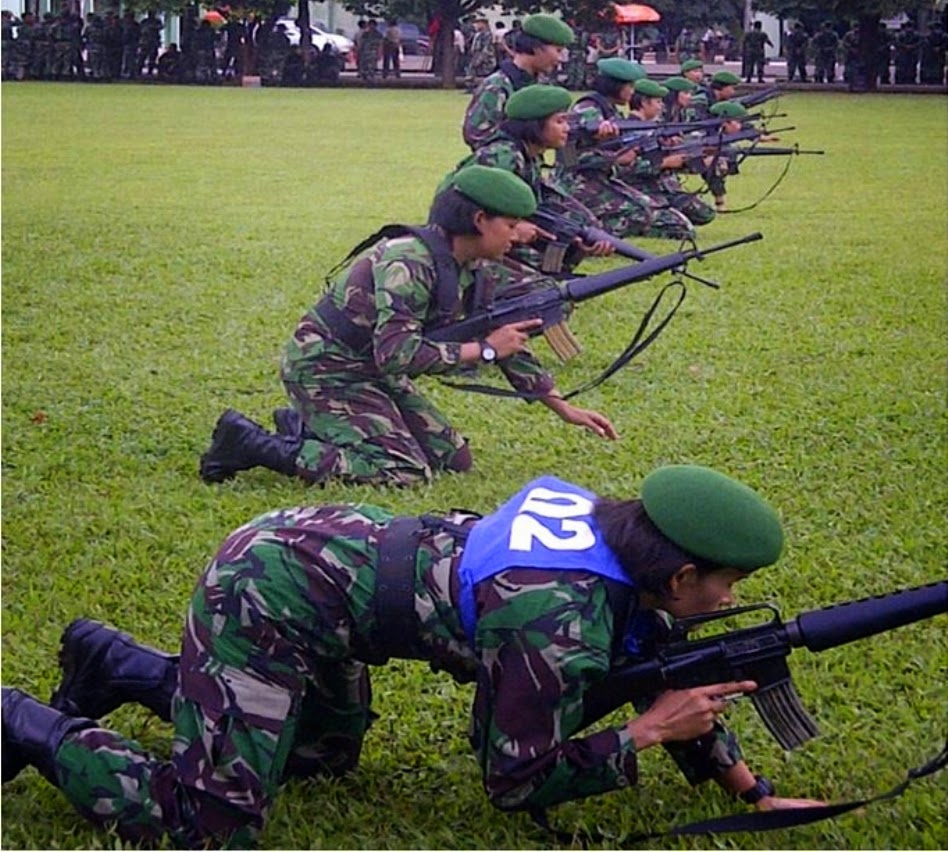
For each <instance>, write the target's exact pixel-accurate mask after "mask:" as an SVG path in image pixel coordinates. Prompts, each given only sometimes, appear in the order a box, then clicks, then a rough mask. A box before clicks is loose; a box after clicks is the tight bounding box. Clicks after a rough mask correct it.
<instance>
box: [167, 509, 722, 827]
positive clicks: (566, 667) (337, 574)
mask: <svg viewBox="0 0 948 852" xmlns="http://www.w3.org/2000/svg"><path fill="white" fill-rule="evenodd" d="M391 520H392V515H391V513H389V512H388V511H386V510H384V509H381V508H377V507H374V506H369V505H365V504H360V505H358V506H320V507H301V508H295V509H286V510H279V511H275V512H270V513H268V514H266V515H263V516H261V517H259V518H257V519H255V520H253V521H251V522H250V523H248V524H246V525H245V526H244V527H241V528H240V529H238V530H236V531H235V532H234V533H232V534H231V536H230V537H229V538H228V539H227V541H225V542H224V544H223V545H222V547H221V549H220V550H219V552H218V553H217V555H216V557H215V559H214V560H213V561H212V562H211V565H210V566H209V567H208V569H207V571H206V572H205V574H204V576H203V577H202V579H201V581H200V582H199V586H200V587H202V588H204V589H206V590H208V591H207V592H206V594H208V595H210V596H211V598H212V599H213V600H214V601H215V603H214V604H213V606H212V610H213V612H219V613H220V615H221V617H222V618H224V619H227V618H230V619H238V618H241V619H242V618H243V617H242V616H241V615H240V613H241V611H242V609H241V606H243V605H241V606H236V607H235V606H233V605H231V604H230V603H229V602H228V601H229V596H230V595H232V594H235V593H236V594H242V593H241V592H240V589H242V588H244V585H247V587H248V588H250V581H251V580H252V588H253V590H254V594H253V595H252V596H247V598H246V600H247V602H248V604H247V605H253V604H252V601H278V602H280V604H279V605H280V607H281V610H280V612H279V613H269V614H267V618H266V619H264V621H267V623H269V621H272V620H273V619H281V620H285V621H287V622H289V624H288V628H290V627H292V628H293V631H292V633H290V632H288V631H284V632H287V635H299V636H300V637H301V639H300V641H301V642H305V643H311V644H312V645H313V652H314V653H317V654H318V655H321V656H327V655H328V656H331V657H334V658H348V657H357V658H360V659H364V660H366V661H367V662H372V663H378V662H380V660H383V659H384V658H385V657H386V656H387V654H386V648H384V647H379V646H378V645H377V644H376V640H375V638H374V636H375V631H376V627H377V621H376V618H377V615H376V607H375V594H376V565H377V563H378V557H379V541H380V537H381V535H382V534H383V533H384V530H385V528H386V527H387V526H388V524H389V522H390V521H391ZM445 520H447V521H449V522H451V523H452V524H454V525H456V526H462V527H463V526H469V525H470V524H472V523H476V516H472V515H470V514H468V513H464V512H459V511H455V512H453V513H451V514H450V515H449V516H447V518H446V519H445ZM463 549H464V544H463V537H459V536H458V535H456V534H455V532H454V531H452V530H450V529H438V527H437V524H430V526H429V529H427V530H426V531H425V532H423V533H422V534H421V535H420V537H419V538H418V549H417V552H416V556H415V562H414V594H415V598H414V610H415V616H416V628H415V636H414V637H413V640H412V647H413V649H414V650H413V652H412V653H411V654H410V656H412V657H413V658H416V659H422V660H426V661H427V662H428V663H429V665H430V666H431V668H432V670H434V671H438V670H444V671H447V672H448V673H449V674H451V675H452V676H453V677H454V678H455V679H456V680H458V681H460V682H469V681H472V680H476V694H475V697H474V704H473V709H472V728H471V737H470V739H471V744H472V746H473V747H474V748H475V750H476V751H477V753H478V755H479V762H480V765H481V768H482V772H483V779H484V785H485V788H486V791H487V794H488V796H489V797H490V799H491V801H492V802H493V803H494V804H495V805H496V806H498V807H500V808H503V809H521V808H527V807H531V806H548V805H553V804H556V803H557V802H563V801H568V800H572V799H579V798H583V797H585V796H590V795H595V794H598V793H604V792H607V791H610V790H614V789H620V788H624V787H626V786H628V785H629V784H632V783H634V782H635V781H636V778H637V759H636V753H635V745H634V743H633V741H632V740H631V738H630V737H629V735H628V732H627V731H626V725H625V720H624V719H623V720H622V721H621V722H619V723H618V724H614V725H609V724H604V723H600V724H598V725H596V726H595V727H596V728H597V729H596V730H595V731H593V732H591V733H590V732H588V731H584V730H581V720H582V717H583V696H584V694H585V693H586V691H587V690H588V689H589V688H590V687H591V686H592V685H593V684H595V683H596V682H597V681H599V680H601V679H602V678H604V677H605V676H606V675H607V674H608V673H609V671H610V668H611V667H612V665H613V664H620V663H624V662H626V659H625V658H623V657H620V656H615V654H616V652H614V650H613V648H614V643H613V632H614V622H615V616H614V613H613V610H612V608H611V605H610V601H609V597H608V595H607V592H606V584H605V582H604V581H603V579H602V578H601V577H599V576H597V575H594V574H590V573H587V572H585V571H569V572H566V571H550V570H527V569H522V568H513V569H508V570H506V571H502V572H501V573H499V574H497V575H495V576H494V577H492V578H489V579H487V580H484V581H483V582H481V583H479V584H478V585H477V586H476V587H475V600H476V606H477V612H478V620H477V626H476V632H475V641H474V646H473V647H472V646H471V644H470V642H469V640H468V638H467V635H466V634H465V631H464V628H463V626H462V623H461V618H460V615H459V607H458V603H457V602H458V600H459V599H460V583H459V579H458V565H459V563H460V558H461V555H462V553H463ZM235 584H236V585H235ZM242 584H243V585H242ZM231 587H232V588H233V591H227V590H228V589H230V588H231ZM241 600H243V598H241ZM209 617H210V616H209ZM214 617H216V616H214ZM259 620H260V619H257V621H259ZM253 623H256V621H254V622H253ZM662 623H663V622H662V619H660V618H658V617H656V627H660V626H661V624H662ZM317 625H331V626H332V627H331V629H326V628H325V626H324V627H323V628H321V629H320V630H317ZM210 627H211V626H210V625H209V624H208V625H204V624H203V623H199V622H197V621H195V619H194V617H193V616H192V617H191V618H190V619H189V629H190V630H192V631H205V630H208V629H210ZM215 629H216V630H217V631H219V632H220V631H223V632H225V633H226V632H228V630H230V629H231V628H228V627H227V626H226V625H224V626H223V627H222V626H217V627H216V628H215ZM233 629H234V630H239V629H240V628H239V627H238V626H237V625H234V626H233ZM199 638H200V637H199ZM193 647H198V648H200V647H210V643H209V642H207V641H204V640H203V639H202V640H201V641H199V642H197V643H195V645H194V646H193ZM299 652H300V651H299V650H296V651H294V652H293V653H299ZM287 653H288V651H287ZM309 653H310V652H307V655H308V654H309ZM192 656H193V655H192ZM219 662H224V663H225V664H227V663H230V665H231V668H229V669H228V672H227V673H228V676H229V677H231V679H233V678H234V677H238V679H240V680H241V681H242V680H243V679H244V675H243V674H242V673H241V672H240V671H235V670H234V666H235V665H237V664H238V663H239V665H240V667H241V669H243V668H244V667H245V666H246V665H247V663H246V662H243V661H241V660H240V659H239V658H235V659H234V660H230V661H227V660H224V661H214V660H212V659H210V658H208V659H204V658H203V657H202V656H201V655H199V656H197V657H194V658H193V659H192V658H191V657H190V656H189V658H188V659H182V663H181V665H182V668H183V670H185V671H187V672H188V673H189V675H188V677H187V678H186V680H187V683H188V692H189V694H190V695H191V696H192V697H194V698H196V699H200V700H202V701H207V702H210V703H213V702H214V701H215V700H216V699H215V696H216V695H217V694H218V692H219V688H218V687H219V685H218V684H217V683H216V681H215V678H216V676H217V673H218V669H219V668H220V666H219V665H218V663H219ZM264 663H266V667H267V669H268V671H267V676H268V679H270V680H273V679H274V678H276V677H277V676H278V675H279V672H280V671H283V670H285V671H286V678H287V683H288V684H289V683H291V682H294V678H295V677H296V676H295V675H294V674H292V671H293V669H295V665H294V664H292V661H291V660H289V659H277V660H272V661H265V660H264V658H263V657H260V658H259V659H257V660H256V661H255V662H254V663H253V665H263V664H264ZM253 665H251V666H250V668H251V669H253ZM250 674H251V675H252V672H251V673H250ZM248 684H250V687H252V686H253V684H252V682H251V681H248ZM248 688H249V687H248ZM252 692H253V689H251V693H252ZM202 696H203V697H202ZM218 703H219V702H218ZM647 703H649V701H648V699H643V702H642V704H643V706H644V705H645V704H647ZM669 752H670V754H671V755H672V757H673V758H674V759H675V760H676V762H677V763H678V764H679V765H680V766H681V768H682V769H683V771H684V772H685V774H686V776H687V777H688V779H689V780H690V781H691V782H692V783H697V782H698V781H701V780H704V779H706V778H710V777H713V776H714V775H716V774H718V773H720V772H721V771H723V770H724V769H726V768H728V767H729V766H732V765H733V764H734V763H735V762H736V761H738V760H739V759H740V749H739V748H738V746H737V743H736V741H735V739H734V737H733V736H732V735H731V734H730V733H729V732H728V731H727V730H726V729H725V728H724V727H723V726H718V727H716V729H715V730H714V731H713V732H712V733H711V734H708V735H706V736H704V737H702V738H700V739H698V740H694V741H691V742H688V743H678V744H671V747H670V748H669Z"/></svg>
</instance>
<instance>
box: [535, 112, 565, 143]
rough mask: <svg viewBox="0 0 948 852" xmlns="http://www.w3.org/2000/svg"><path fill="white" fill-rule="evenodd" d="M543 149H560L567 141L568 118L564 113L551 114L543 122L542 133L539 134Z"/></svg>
mask: <svg viewBox="0 0 948 852" xmlns="http://www.w3.org/2000/svg"><path fill="white" fill-rule="evenodd" d="M540 139H541V140H542V142H543V147H544V148H553V149H558V148H562V147H563V146H564V145H565V144H566V142H567V140H568V139H569V118H568V117H567V115H566V113H565V112H556V113H553V115H551V116H550V117H549V118H548V119H547V120H546V121H545V122H543V132H542V133H541V134H540Z"/></svg>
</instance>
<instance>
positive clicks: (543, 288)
mask: <svg viewBox="0 0 948 852" xmlns="http://www.w3.org/2000/svg"><path fill="white" fill-rule="evenodd" d="M760 239H763V235H762V234H760V233H759V232H755V233H752V234H748V235H747V236H745V237H741V238H739V239H736V240H730V241H728V242H725V243H719V244H718V245H714V246H710V247H709V248H703V249H697V248H696V249H692V250H689V251H678V252H672V253H670V254H663V255H656V256H654V257H649V258H648V259H646V260H642V261H639V262H638V263H634V264H630V265H629V266H623V267H620V268H619V269H613V270H610V271H608V272H602V273H599V274H598V275H587V276H581V277H577V278H569V279H565V280H562V281H557V280H553V279H544V280H543V281H541V282H538V283H533V282H531V285H530V287H529V288H528V289H527V290H526V292H516V293H512V294H510V295H504V294H503V293H501V294H500V295H499V296H498V297H497V298H496V299H495V300H494V301H493V302H492V303H491V304H489V305H488V306H487V307H484V308H481V309H479V310H475V311H473V312H472V313H471V314H470V315H469V316H466V317H464V318H462V319H460V320H457V321H456V322H451V323H448V324H446V325H442V326H437V327H435V328H431V329H426V330H425V337H427V338H428V339H429V340H435V341H454V342H462V343H463V342H465V341H468V340H482V339H483V338H485V337H487V335H489V334H490V333H491V332H492V331H493V330H494V329H495V328H500V327H501V326H503V325H509V324H510V323H515V322H522V321H524V320H530V319H540V320H542V322H541V323H539V324H538V325H537V327H536V328H535V329H533V330H532V331H531V334H532V335H537V334H541V333H542V334H543V335H544V336H545V337H546V340H547V343H549V344H550V348H551V349H553V351H554V352H555V353H556V355H557V356H558V357H559V358H560V359H562V360H564V361H566V360H568V359H569V358H571V357H573V356H574V355H576V354H577V353H578V352H579V346H578V343H577V342H576V340H575V338H574V337H573V335H572V333H571V332H570V331H569V329H568V327H567V326H566V323H565V320H566V319H567V318H568V316H569V314H570V313H571V312H572V309H573V306H574V305H577V304H579V303H580V302H585V301H586V300H588V299H592V298H595V297H596V296H602V295H604V294H605V293H609V292H612V291H613V290H617V289H619V288H620V287H625V286H627V285H629V284H635V283H636V282H639V281H645V280H646V279H647V278H652V277H653V276H655V275H660V274H661V273H663V272H672V271H675V272H679V271H681V270H683V269H684V267H685V266H686V265H687V264H688V263H689V261H692V260H701V259H703V258H705V257H706V256H708V255H710V254H714V253H716V252H720V251H725V250H726V249H730V248H734V247H735V246H739V245H743V244H745V243H751V242H754V241H756V240H760ZM678 286H679V287H680V288H681V289H682V296H681V298H680V299H679V304H680V303H681V299H683V298H684V292H683V291H684V286H683V285H682V284H681V282H678ZM659 299H660V297H659ZM658 301H659V300H656V303H655V305H653V307H652V309H651V310H650V311H649V313H648V314H646V319H645V320H644V321H643V325H642V326H640V327H639V331H638V332H637V334H636V337H635V338H634V339H633V341H632V343H630V345H629V348H628V349H627V350H626V352H625V353H623V355H622V356H620V357H619V358H618V359H617V360H616V362H615V363H614V364H613V365H612V366H611V367H609V368H608V369H607V370H606V371H605V372H604V373H603V375H602V376H601V377H600V378H599V379H598V380H596V382H595V383H596V384H598V382H600V381H603V380H604V379H605V378H607V377H608V376H610V375H612V373H614V372H615V371H616V370H618V369H619V368H620V367H621V366H623V365H624V364H625V363H627V362H628V360H629V359H631V358H632V357H633V356H634V355H635V354H637V353H638V352H640V351H641V350H642V349H644V348H645V346H647V345H648V344H649V343H651V342H652V340H654V339H655V337H657V335H658V333H659V332H660V331H661V329H662V328H664V326H665V324H666V323H667V322H668V320H670V319H671V314H669V315H668V316H667V317H666V318H665V320H664V321H663V322H662V323H661V324H660V326H659V328H658V329H657V330H655V331H653V332H652V333H651V334H650V335H649V336H648V337H647V338H646V339H645V340H644V341H642V342H641V344H640V343H639V337H640V336H641V335H642V334H644V329H645V325H646V324H647V320H648V318H649V317H650V316H651V313H652V311H654V309H655V307H656V306H657V303H658ZM675 309H677V305H676V306H675ZM671 313H672V314H673V313H674V310H673V311H672V312H671ZM592 386H595V385H594V384H593V385H589V387H592ZM467 389H469V390H479V389H480V388H477V387H474V386H468V387H467ZM583 389H586V388H585V387H584V388H583ZM577 392H578V391H577ZM498 395H506V394H501V393H499V392H498ZM513 395H514V396H518V395H519V394H513Z"/></svg>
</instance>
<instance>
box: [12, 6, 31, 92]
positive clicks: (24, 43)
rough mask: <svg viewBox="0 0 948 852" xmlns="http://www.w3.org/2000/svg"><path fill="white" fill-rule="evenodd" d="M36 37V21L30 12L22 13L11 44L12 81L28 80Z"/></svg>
mask: <svg viewBox="0 0 948 852" xmlns="http://www.w3.org/2000/svg"><path fill="white" fill-rule="evenodd" d="M35 37H36V19H35V18H34V17H33V14H32V13H31V12H24V13H23V17H22V18H21V20H20V23H19V26H17V31H16V41H15V42H14V43H13V44H14V46H13V65H12V71H11V73H12V75H13V79H14V80H28V79H29V78H30V76H31V74H32V69H33V46H34V45H33V43H34V39H35Z"/></svg>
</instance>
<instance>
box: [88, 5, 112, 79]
mask: <svg viewBox="0 0 948 852" xmlns="http://www.w3.org/2000/svg"><path fill="white" fill-rule="evenodd" d="M85 40H86V53H87V56H88V60H89V76H90V77H91V78H92V79H93V80H96V81H101V80H106V79H108V76H109V68H108V56H107V53H106V45H105V21H103V20H102V18H100V17H99V16H98V15H97V14H95V12H90V13H89V14H88V15H87V16H86V29H85Z"/></svg>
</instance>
